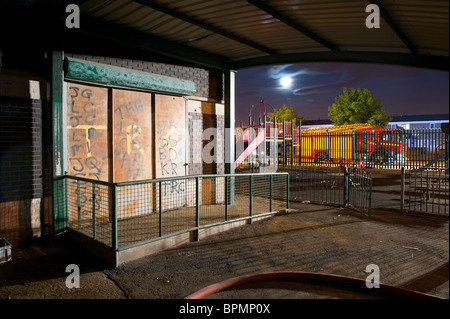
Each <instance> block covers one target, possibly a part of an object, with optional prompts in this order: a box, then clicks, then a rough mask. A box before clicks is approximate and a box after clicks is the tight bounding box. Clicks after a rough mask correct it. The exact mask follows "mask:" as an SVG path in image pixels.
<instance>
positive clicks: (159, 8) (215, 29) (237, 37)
mask: <svg viewBox="0 0 450 319" xmlns="http://www.w3.org/2000/svg"><path fill="white" fill-rule="evenodd" d="M133 1H134V2H137V3H140V4H142V5H144V6H146V7H149V8H152V9H154V10H157V11H160V12H163V13H165V14H167V15H170V16H172V17H175V18H177V19H180V20H183V21H185V22H188V23H190V24H193V25H196V26H198V27H200V28H203V29H206V30H208V31H211V32H214V33H215V34H219V35H221V36H223V37H226V38H229V39H231V40H234V41H237V42H239V43H242V44H244V45H246V46H249V47H252V48H254V49H257V50H259V51H262V52H265V53H268V54H276V53H277V52H276V51H275V50H272V49H270V48H268V47H265V46H263V45H260V44H258V43H256V42H253V41H251V40H249V39H245V38H243V37H241V36H240V35H237V34H235V33H232V32H228V31H226V30H223V29H221V28H218V27H215V26H213V25H211V24H209V23H206V22H204V21H202V20H199V19H196V18H193V17H191V16H188V15H186V14H184V13H181V12H179V11H177V10H174V9H171V8H168V7H166V6H164V5H162V4H159V3H156V2H154V1H148V0H133Z"/></svg>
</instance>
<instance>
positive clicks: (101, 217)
mask: <svg viewBox="0 0 450 319" xmlns="http://www.w3.org/2000/svg"><path fill="white" fill-rule="evenodd" d="M287 176H288V175H287V174H280V173H275V174H228V175H198V176H185V177H176V178H166V179H156V180H148V181H137V182H124V183H115V184H114V183H107V182H100V181H94V180H89V179H85V178H79V177H71V176H65V177H62V178H59V179H57V180H55V189H57V190H58V192H57V193H56V194H55V196H56V197H57V198H56V199H57V200H56V202H57V203H58V205H57V209H58V211H57V212H55V216H57V217H58V218H55V220H54V223H55V229H57V230H59V231H64V230H65V229H66V228H70V229H72V230H74V231H76V232H79V233H81V234H83V235H85V236H87V237H90V238H92V239H93V240H96V241H98V242H101V243H103V244H105V245H107V246H109V247H112V248H113V249H115V250H117V249H125V248H127V247H131V246H134V245H136V244H139V243H143V242H148V241H150V240H155V239H158V238H162V237H165V236H172V235H174V234H177V233H182V232H188V231H194V237H195V236H196V235H198V230H199V229H200V228H203V227H210V226H212V225H216V224H219V223H227V222H231V221H234V220H238V219H250V220H251V218H252V217H258V216H261V215H265V214H271V213H274V212H277V211H280V210H283V209H287V208H288V206H289V204H288V187H287V183H288V179H287Z"/></svg>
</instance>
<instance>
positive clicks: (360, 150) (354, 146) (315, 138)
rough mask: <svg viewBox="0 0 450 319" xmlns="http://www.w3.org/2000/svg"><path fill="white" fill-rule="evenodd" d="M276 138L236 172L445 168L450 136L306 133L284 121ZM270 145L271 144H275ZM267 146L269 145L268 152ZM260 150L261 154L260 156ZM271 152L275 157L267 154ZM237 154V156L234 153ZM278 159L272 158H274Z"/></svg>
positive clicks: (395, 131)
mask: <svg viewBox="0 0 450 319" xmlns="http://www.w3.org/2000/svg"><path fill="white" fill-rule="evenodd" d="M283 123H284V124H283V125H282V126H281V127H283V128H284V129H281V127H280V130H279V132H282V133H279V135H278V137H277V138H275V139H274V138H272V139H270V138H267V139H266V147H264V146H259V147H258V148H257V149H256V150H255V151H254V154H253V153H252V154H251V155H250V156H249V157H248V158H247V159H245V160H244V161H243V162H242V163H241V165H240V167H239V168H240V169H246V170H253V171H254V172H257V171H258V169H259V168H260V167H263V166H266V165H267V163H269V162H271V163H276V165H277V166H278V167H279V168H294V167H299V166H309V167H311V166H328V167H333V166H341V167H342V166H347V167H351V166H358V167H367V168H388V169H401V168H402V167H405V168H407V169H417V168H420V167H424V166H426V167H430V168H442V167H448V145H449V135H448V134H447V133H445V132H443V131H442V130H441V129H408V130H405V129H386V130H377V129H375V130H360V131H356V130H355V131H348V132H342V131H333V130H331V131H329V132H324V131H320V132H308V131H303V130H300V129H298V128H295V129H293V128H292V126H291V124H290V122H283ZM271 143H275V146H273V145H272V144H271ZM269 146H272V149H270V147H269ZM261 150H262V151H263V152H264V153H262V152H261ZM271 152H272V153H273V152H275V153H276V154H271ZM237 155H239V154H237ZM274 159H276V160H274Z"/></svg>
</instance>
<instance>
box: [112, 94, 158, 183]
mask: <svg viewBox="0 0 450 319" xmlns="http://www.w3.org/2000/svg"><path fill="white" fill-rule="evenodd" d="M151 98H152V97H151V94H150V93H143V92H134V91H128V90H118V89H114V90H113V152H114V157H113V158H114V182H116V183H117V182H125V181H136V180H143V179H151V178H153V174H152V151H151V148H152V133H151V124H152V118H151Z"/></svg>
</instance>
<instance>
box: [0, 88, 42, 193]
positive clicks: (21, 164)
mask: <svg viewBox="0 0 450 319" xmlns="http://www.w3.org/2000/svg"><path fill="white" fill-rule="evenodd" d="M42 165H43V163H42V102H41V100H30V99H22V98H11V97H0V201H2V202H4V201H9V200H19V199H31V198H39V197H42V195H43V179H42V172H43V169H42Z"/></svg>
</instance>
